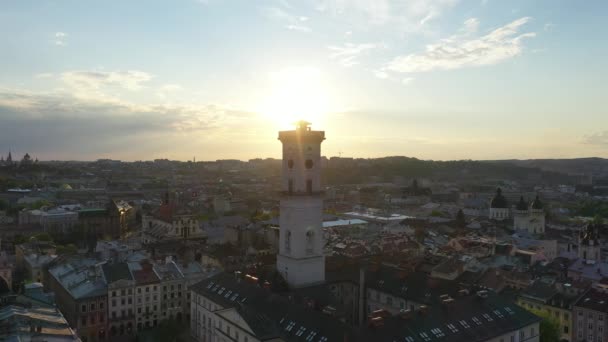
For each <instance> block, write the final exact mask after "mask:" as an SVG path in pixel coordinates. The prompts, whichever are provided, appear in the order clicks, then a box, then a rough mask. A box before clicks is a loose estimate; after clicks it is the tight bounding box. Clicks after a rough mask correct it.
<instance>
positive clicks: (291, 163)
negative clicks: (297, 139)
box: [287, 159, 293, 169]
mask: <svg viewBox="0 0 608 342" xmlns="http://www.w3.org/2000/svg"><path fill="white" fill-rule="evenodd" d="M287 167H288V168H290V169H293V159H289V160H288V161H287Z"/></svg>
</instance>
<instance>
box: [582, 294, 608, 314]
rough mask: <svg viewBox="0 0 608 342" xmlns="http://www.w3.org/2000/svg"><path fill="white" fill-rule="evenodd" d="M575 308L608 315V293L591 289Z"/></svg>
mask: <svg viewBox="0 0 608 342" xmlns="http://www.w3.org/2000/svg"><path fill="white" fill-rule="evenodd" d="M574 306H578V307H581V308H585V309H589V310H594V311H600V312H606V313H608V293H604V292H600V291H598V290H596V289H589V290H588V291H587V292H586V293H585V294H584V295H583V296H582V297H581V298H579V299H578V301H576V303H575V304H574Z"/></svg>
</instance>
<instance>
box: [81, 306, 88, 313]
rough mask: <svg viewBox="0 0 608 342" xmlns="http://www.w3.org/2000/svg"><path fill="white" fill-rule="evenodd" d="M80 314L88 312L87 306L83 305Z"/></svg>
mask: <svg viewBox="0 0 608 342" xmlns="http://www.w3.org/2000/svg"><path fill="white" fill-rule="evenodd" d="M80 312H87V306H86V304H82V306H81V307H80Z"/></svg>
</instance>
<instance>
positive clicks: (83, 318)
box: [80, 313, 105, 327]
mask: <svg viewBox="0 0 608 342" xmlns="http://www.w3.org/2000/svg"><path fill="white" fill-rule="evenodd" d="M87 322H88V323H87ZM97 322H99V323H104V322H105V314H103V313H100V314H99V319H97V314H91V315H88V316H87V315H83V316H81V317H80V326H82V327H86V326H87V324H89V325H95V324H96V323H97Z"/></svg>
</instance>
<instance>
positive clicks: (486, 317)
mask: <svg viewBox="0 0 608 342" xmlns="http://www.w3.org/2000/svg"><path fill="white" fill-rule="evenodd" d="M483 318H485V319H486V320H487V321H488V322H492V321H493V319H492V317H490V315H488V314H483Z"/></svg>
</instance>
